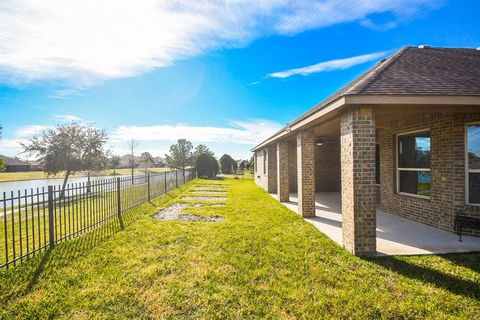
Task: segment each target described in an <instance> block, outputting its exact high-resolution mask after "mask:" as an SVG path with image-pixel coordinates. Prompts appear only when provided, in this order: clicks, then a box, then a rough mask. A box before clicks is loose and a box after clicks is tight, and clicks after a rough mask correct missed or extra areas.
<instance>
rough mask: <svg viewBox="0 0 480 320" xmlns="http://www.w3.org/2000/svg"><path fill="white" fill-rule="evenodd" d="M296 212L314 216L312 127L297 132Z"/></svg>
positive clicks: (313, 137) (313, 142)
mask: <svg viewBox="0 0 480 320" xmlns="http://www.w3.org/2000/svg"><path fill="white" fill-rule="evenodd" d="M297 174H298V177H297V181H298V213H300V214H301V215H302V216H304V217H313V216H315V135H314V132H313V129H307V130H303V131H300V132H299V133H298V134H297Z"/></svg>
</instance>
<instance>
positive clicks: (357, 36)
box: [0, 0, 480, 159]
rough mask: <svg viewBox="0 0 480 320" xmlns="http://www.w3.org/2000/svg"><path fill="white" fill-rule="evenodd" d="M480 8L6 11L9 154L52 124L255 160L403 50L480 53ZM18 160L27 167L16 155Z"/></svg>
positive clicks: (105, 6)
mask: <svg viewBox="0 0 480 320" xmlns="http://www.w3.org/2000/svg"><path fill="white" fill-rule="evenodd" d="M478 12H480V2H478V1H466V0H456V1H453V0H450V1H447V0H445V1H427V0H411V1H400V0H399V1H386V0H378V1H373V0H369V1H356V0H345V1H341V2H339V1H331V0H325V1H308V0H305V1H288V0H282V1H276V2H273V1H261V0H257V1H253V0H252V1H250V0H246V1H242V2H237V1H222V0H215V1H209V2H202V3H199V2H191V3H189V2H186V1H184V2H181V1H178V2H177V1H153V0H151V1H142V2H141V3H139V2H136V3H135V5H133V2H129V1H113V0H112V1H110V0H108V1H103V2H102V4H101V5H99V4H98V3H97V2H96V1H90V0H88V1H87V0H85V1H77V2H75V1H72V2H69V4H68V5H66V2H65V1H60V0H57V1H50V2H48V4H46V3H41V2H33V1H26V0H25V1H23V0H15V1H12V0H6V1H3V2H2V3H1V4H0V39H2V41H1V42H0V108H1V113H0V114H1V118H0V123H1V124H2V125H3V127H4V129H3V139H2V141H0V153H1V154H7V155H17V154H19V152H21V148H20V147H19V142H21V141H23V140H24V139H26V138H28V137H31V136H32V135H34V134H36V133H38V132H40V131H41V130H43V129H45V128H47V127H49V126H52V125H54V124H56V123H59V122H63V121H70V120H79V121H85V122H89V123H94V124H95V125H96V126H98V127H101V128H104V129H106V130H107V131H108V133H109V134H110V142H109V146H110V148H111V149H112V150H113V151H114V152H115V153H118V154H123V153H125V152H126V140H128V139H131V138H133V139H136V140H139V142H140V146H139V148H138V152H142V151H145V150H146V151H150V152H151V153H152V154H153V155H159V156H163V155H164V154H165V153H166V152H168V148H169V146H170V145H171V144H172V142H174V141H175V140H176V139H178V138H181V137H185V138H188V139H189V140H191V141H192V142H193V143H194V144H198V143H204V144H206V145H208V146H209V147H211V149H213V150H214V151H215V153H216V155H217V156H218V157H220V156H221V155H222V154H223V153H229V154H231V155H232V156H234V157H235V158H238V159H240V158H248V157H249V156H250V153H249V149H250V148H251V147H252V146H253V145H254V144H255V143H257V142H260V141H261V140H262V139H264V138H266V137H267V136H269V135H270V134H272V133H273V132H274V131H276V130H278V129H279V128H280V127H281V126H283V125H284V124H285V123H287V122H289V121H291V120H292V119H293V118H295V117H297V116H299V115H300V114H302V113H303V112H305V111H307V110H308V109H309V108H311V107H313V106H314V105H315V104H317V103H319V102H320V101H321V100H323V99H324V98H326V97H328V96H329V95H330V94H332V93H333V92H334V91H336V90H337V89H339V88H340V87H342V86H343V85H345V84H347V83H348V82H349V81H351V80H352V79H353V78H355V77H356V76H358V75H360V74H361V73H362V72H364V71H366V70H367V69H368V68H369V67H371V66H372V65H373V64H375V63H376V62H377V61H378V60H380V59H382V58H383V57H386V56H388V55H390V54H392V53H393V52H395V51H396V50H398V49H400V48H401V47H403V46H406V45H413V46H417V45H421V44H426V45H431V46H442V47H475V48H476V47H480V22H479V21H478ZM20 156H24V155H22V154H20Z"/></svg>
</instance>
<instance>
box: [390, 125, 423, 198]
mask: <svg viewBox="0 0 480 320" xmlns="http://www.w3.org/2000/svg"><path fill="white" fill-rule="evenodd" d="M424 132H425V133H427V132H428V133H429V135H430V152H432V151H431V140H432V137H431V130H430V128H424V129H420V130H414V131H408V132H402V133H397V135H396V137H395V155H396V161H395V174H396V189H397V190H396V191H397V194H400V195H402V196H408V197H413V198H419V199H425V200H430V199H431V198H432V196H431V195H430V196H424V195H421V194H415V193H408V192H401V191H400V171H415V172H420V171H427V172H432V164H431V163H430V168H400V167H399V166H398V165H399V162H400V154H399V150H398V146H399V138H400V137H401V136H407V135H412V134H415V133H424ZM430 161H431V159H430Z"/></svg>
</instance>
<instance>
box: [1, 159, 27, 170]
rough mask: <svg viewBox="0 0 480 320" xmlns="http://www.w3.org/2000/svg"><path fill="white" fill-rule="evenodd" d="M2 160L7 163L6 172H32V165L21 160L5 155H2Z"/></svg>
mask: <svg viewBox="0 0 480 320" xmlns="http://www.w3.org/2000/svg"><path fill="white" fill-rule="evenodd" d="M0 159H2V160H3V161H5V163H6V164H7V166H6V168H5V172H21V171H30V170H32V169H31V165H30V163H28V162H26V161H23V160H20V159H18V158H16V157H15V158H10V157H7V156H4V155H0Z"/></svg>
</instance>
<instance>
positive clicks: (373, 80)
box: [274, 47, 480, 136]
mask: <svg viewBox="0 0 480 320" xmlns="http://www.w3.org/2000/svg"><path fill="white" fill-rule="evenodd" d="M372 94H378V95H380V94H381V95H465V96H480V50H478V49H468V48H434V47H423V48H420V47H404V48H403V49H401V50H399V51H397V52H396V53H395V54H393V55H392V56H390V57H389V58H387V59H384V60H382V61H380V62H379V63H377V64H376V65H375V66H373V67H372V68H371V69H370V70H368V71H367V72H365V73H364V74H362V75H361V76H360V77H358V78H356V79H355V80H353V81H352V82H350V83H349V84H347V85H346V86H345V87H343V88H341V89H340V90H338V91H337V92H335V93H334V94H333V95H331V96H330V97H328V98H327V99H325V100H324V101H322V102H321V103H319V104H318V105H316V106H315V107H314V108H312V109H310V110H309V111H307V112H306V113H304V114H303V115H301V116H300V117H299V118H297V119H295V120H294V121H292V123H290V125H291V124H293V123H297V122H299V121H301V120H302V119H304V118H307V117H308V116H309V115H311V114H313V113H315V112H316V111H318V110H320V109H322V108H323V107H325V106H327V105H328V104H330V103H331V102H333V101H335V100H337V99H338V98H341V97H343V96H348V95H372ZM284 130H285V128H283V129H281V130H280V131H279V132H282V131H284ZM277 133H278V132H277ZM277 133H276V134H277ZM276 134H275V135H276ZM275 135H274V136H275Z"/></svg>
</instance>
